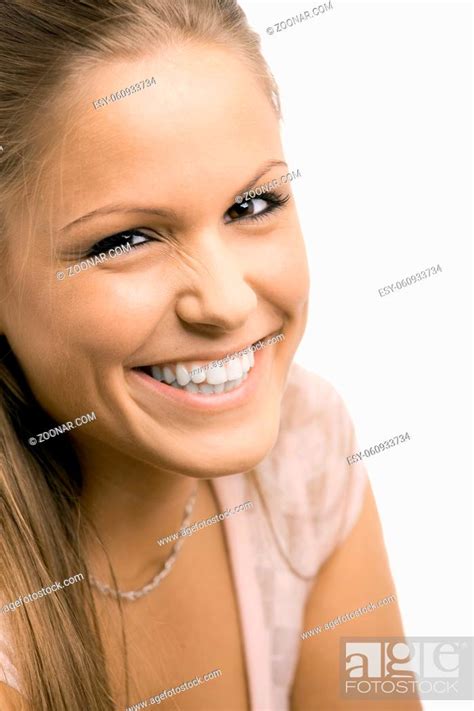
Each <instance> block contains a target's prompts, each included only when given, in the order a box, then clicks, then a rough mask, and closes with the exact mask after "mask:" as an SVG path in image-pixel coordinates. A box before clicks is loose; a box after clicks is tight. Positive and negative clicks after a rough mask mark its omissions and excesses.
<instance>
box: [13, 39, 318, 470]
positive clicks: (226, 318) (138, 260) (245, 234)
mask: <svg viewBox="0 0 474 711" xmlns="http://www.w3.org/2000/svg"><path fill="white" fill-rule="evenodd" d="M152 77H154V80H155V82H156V83H152V84H151V85H150V86H149V87H145V88H144V89H143V90H141V91H140V92H137V93H133V94H131V95H130V96H126V97H124V98H121V99H120V100H119V101H116V102H115V103H109V104H108V105H107V106H104V107H101V108H98V109H95V108H94V106H93V101H94V100H96V99H98V98H99V97H105V96H108V95H110V94H111V93H112V92H113V91H115V90H117V89H118V88H121V87H123V88H125V87H130V86H132V85H133V84H135V83H136V82H138V81H140V80H144V79H151V78H152ZM69 90H70V91H71V94H73V93H74V92H75V94H74V95H75V100H74V106H73V107H69V108H68V109H63V111H62V112H61V111H59V109H58V108H55V109H54V110H51V111H50V113H51V114H52V115H50V114H46V113H45V118H44V124H45V126H44V132H45V134H46V133H47V134H48V135H47V136H46V135H45V138H48V140H49V146H48V149H47V151H46V154H45V155H47V159H46V163H45V164H44V165H43V166H42V173H41V176H40V178H39V181H38V183H37V185H36V186H32V187H31V190H29V191H28V195H27V196H25V202H24V203H23V204H22V205H21V206H17V207H16V208H15V206H13V207H12V210H11V214H10V215H9V218H8V223H7V234H6V236H5V237H6V239H7V254H6V260H5V262H4V264H3V267H2V269H3V271H4V274H3V277H4V280H5V291H4V293H3V294H2V299H1V302H0V303H1V309H2V310H1V324H2V327H3V331H4V333H5V335H6V336H7V338H8V341H9V343H10V346H11V348H12V350H13V352H14V353H15V355H16V357H17V359H18V360H19V362H20V364H21V366H22V369H23V371H24V373H25V375H26V377H27V379H28V382H29V384H30V386H31V388H32V391H33V393H34V395H35V397H36V399H37V400H38V402H39V403H40V405H41V406H42V407H43V409H44V410H46V411H47V412H48V413H49V414H50V415H51V416H52V417H54V419H55V420H57V421H58V422H59V423H63V422H67V421H69V420H73V419H74V418H75V417H79V416H81V415H84V414H86V413H89V412H91V411H94V412H95V413H96V420H95V421H94V422H93V423H91V424H89V425H87V426H85V427H82V428H78V429H76V430H73V431H71V433H70V436H72V437H73V438H74V440H75V443H76V445H77V446H78V449H79V451H80V452H81V453H82V454H83V455H84V456H86V454H87V458H88V459H89V461H93V460H94V457H95V458H96V459H97V460H100V461H101V462H102V463H103V462H104V460H105V461H107V463H108V464H109V465H113V460H114V458H116V460H117V461H121V462H122V463H123V461H124V460H126V461H128V460H129V459H130V460H131V461H133V460H135V461H136V460H140V461H142V462H148V463H152V464H154V465H156V466H158V467H160V468H162V469H166V470H167V471H171V472H177V473H182V474H192V475H194V476H206V477H209V476H217V475H221V474H227V473H231V472H236V471H243V470H246V469H250V468H251V467H252V466H254V465H255V464H256V463H257V462H258V461H260V460H261V459H262V458H263V457H264V456H265V454H266V453H267V451H268V450H269V448H270V447H271V446H272V445H273V443H274V441H275V438H276V435H277V432H278V425H279V417H280V401H281V396H282V393H283V389H284V384H285V379H286V375H287V371H288V368H289V365H290V363H291V360H292V357H293V354H294V351H295V349H296V347H297V345H298V342H299V340H300V338H301V336H302V333H303V329H304V324H305V320H306V306H307V297H308V274H307V266H306V257H305V251H304V246H303V240H302V236H301V232H300V227H299V224H298V220H297V215H296V211H295V206H294V202H293V198H292V197H291V191H290V187H289V185H288V184H283V185H281V186H279V187H276V188H275V189H272V190H271V192H268V193H263V194H262V195H261V196H260V197H259V198H256V199H254V200H249V201H248V202H243V203H241V204H240V205H238V204H235V196H237V195H243V193H244V192H245V191H247V190H250V189H251V188H252V187H258V186H261V185H263V184H265V183H269V182H271V181H272V180H274V179H278V178H280V176H282V175H286V174H287V173H288V172H289V171H291V170H293V169H294V168H296V167H297V166H289V168H288V167H287V166H286V164H285V163H284V159H283V154H282V147H281V143H280V137H279V124H278V119H277V117H276V114H275V111H274V109H273V107H272V105H271V103H270V101H269V99H268V97H267V96H266V94H265V93H264V91H263V89H262V86H261V84H260V83H259V81H258V79H257V78H255V77H254V75H253V74H252V73H251V72H250V70H249V69H248V68H247V66H245V65H244V64H243V63H242V62H241V60H239V58H237V57H236V56H234V55H233V54H232V53H230V52H227V51H226V50H223V49H219V48H214V47H203V46H196V45H194V46H190V45H188V46H186V48H181V49H176V48H175V49H174V50H173V51H168V52H167V53H162V52H161V53H160V55H159V56H149V57H147V58H144V59H141V60H139V61H124V60H120V61H117V62H114V63H108V64H107V63H103V64H101V66H100V67H97V68H95V69H89V70H88V71H87V74H84V75H83V77H82V80H81V82H79V81H78V83H77V86H72V85H71V86H70V87H68V91H69ZM127 243H128V244H130V246H131V249H130V250H129V251H128V252H125V253H123V254H121V255H117V256H110V255H109V249H111V248H114V247H117V246H121V245H122V246H123V245H127ZM117 251H120V250H117ZM102 253H105V254H106V258H104V257H101V258H96V259H91V257H94V255H99V254H102ZM87 258H89V262H88V263H87V265H88V268H86V269H84V270H81V271H78V272H76V273H72V275H71V272H72V271H73V270H72V269H70V268H71V267H72V266H73V265H75V264H78V263H79V262H81V261H85V260H86V259H87ZM68 268H69V269H68ZM59 271H61V272H62V273H63V275H64V278H63V279H60V278H58V277H57V276H56V275H57V272H59ZM280 332H282V333H283V334H284V337H285V338H284V340H282V341H280V342H275V343H274V344H272V345H268V346H267V347H265V348H264V349H262V350H260V351H256V352H255V365H254V367H253V368H251V369H250V370H249V371H248V373H247V377H244V379H243V380H242V381H241V382H240V384H239V377H241V376H240V375H239V372H240V371H239V367H240V368H241V369H242V366H243V369H244V371H245V369H246V368H247V367H248V366H249V365H250V363H248V362H246V361H245V359H240V360H239V361H237V360H233V361H232V365H231V364H230V363H229V364H228V365H227V366H225V367H226V370H225V371H223V369H222V368H221V369H220V370H219V371H218V373H216V372H215V370H212V369H207V370H205V371H199V372H200V373H201V376H199V375H196V372H194V373H192V374H191V375H192V376H193V379H194V380H197V381H199V380H202V375H203V374H204V375H206V382H207V386H208V387H207V388H205V387H204V388H203V385H205V384H206V383H201V382H195V383H188V378H189V377H190V376H189V373H190V371H191V370H193V369H194V370H195V371H196V369H197V368H198V367H203V366H206V364H207V363H208V362H209V361H212V360H215V359H218V358H224V357H225V356H226V355H228V354H233V353H235V352H236V351H240V350H241V349H243V348H245V347H247V346H250V345H251V344H253V343H255V342H256V341H258V340H259V339H262V340H264V339H266V338H267V337H269V336H272V335H274V334H278V333H280ZM153 366H155V367H153ZM165 366H166V370H165ZM230 368H233V370H231V369H230ZM153 375H154V376H155V377H153ZM243 375H244V376H245V373H243ZM165 376H166V377H165ZM176 376H177V377H178V381H179V382H176V381H175V382H174V385H173V384H171V385H170V384H167V383H166V382H159V379H161V380H162V381H165V380H166V379H167V380H168V381H170V380H171V378H172V377H176ZM208 381H210V382H211V383H212V382H213V381H215V382H214V384H213V385H210V384H209V382H208ZM217 381H226V382H220V383H218V382H217ZM227 381H231V382H230V384H229V383H228V382H227ZM216 383H217V388H216ZM176 386H178V387H176ZM196 388H199V391H198V392H196ZM232 388H233V389H232ZM206 389H207V390H208V391H210V392H208V393H203V392H201V390H206ZM216 391H217V392H216ZM85 453H86V454H85Z"/></svg>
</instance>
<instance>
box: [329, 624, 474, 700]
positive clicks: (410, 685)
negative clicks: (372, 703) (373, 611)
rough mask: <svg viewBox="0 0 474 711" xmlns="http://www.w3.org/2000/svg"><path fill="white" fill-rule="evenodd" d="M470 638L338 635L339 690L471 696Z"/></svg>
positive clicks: (376, 695)
mask: <svg viewBox="0 0 474 711" xmlns="http://www.w3.org/2000/svg"><path fill="white" fill-rule="evenodd" d="M472 642H473V638H472V637H407V638H401V637H350V638H349V637H345V638H342V639H341V648H340V652H341V656H340V663H341V665H340V668H341V677H340V678H341V685H340V686H341V689H340V690H341V695H342V696H343V697H345V698H348V697H349V698H353V699H361V698H365V699H378V700H380V699H382V698H383V699H385V700H397V699H398V700H400V699H407V698H413V697H416V696H419V697H420V698H421V699H438V700H448V699H449V700H451V699H452V700H466V699H472V698H474V695H473V682H472V663H473V644H472Z"/></svg>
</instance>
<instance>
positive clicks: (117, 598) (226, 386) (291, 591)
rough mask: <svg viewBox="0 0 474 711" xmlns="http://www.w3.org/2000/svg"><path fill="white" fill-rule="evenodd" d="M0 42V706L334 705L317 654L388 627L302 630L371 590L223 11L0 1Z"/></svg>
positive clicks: (59, 709) (371, 528)
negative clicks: (303, 355)
mask: <svg viewBox="0 0 474 711" xmlns="http://www.w3.org/2000/svg"><path fill="white" fill-rule="evenodd" d="M0 33H1V40H0V72H1V76H0V91H1V105H0V143H1V145H2V148H3V151H2V152H1V153H0V174H1V190H0V219H1V228H0V230H1V233H0V238H1V246H0V249H1V261H0V269H1V272H2V278H1V287H0V288H1V291H0V333H1V334H2V336H1V349H2V353H1V362H0V377H1V380H2V394H1V408H0V417H1V460H0V462H1V464H0V466H1V515H2V565H1V574H0V575H1V577H0V590H1V596H2V615H1V616H0V639H1V646H0V649H1V657H0V660H1V670H2V676H1V679H2V683H1V684H0V706H1V708H2V709H35V711H36V710H37V709H38V710H43V709H44V710H45V711H46V710H48V711H49V710H51V711H83V710H84V709H98V710H100V711H106V710H110V709H114V708H124V707H126V706H127V705H131V704H134V706H133V708H135V704H137V706H136V708H141V707H142V708H144V707H145V706H146V705H153V704H154V703H163V704H164V705H165V706H167V707H168V708H182V709H205V710H206V711H210V710H213V709H216V710H217V709H220V710H222V711H224V710H225V711H227V710H229V709H236V710H239V711H240V710H242V709H256V710H258V711H267V710H268V711H269V710H272V711H273V710H277V709H278V710H279V709H289V708H291V709H299V710H303V709H324V710H326V709H327V710H328V711H329V710H330V709H342V708H351V707H352V706H351V704H350V703H349V702H348V701H344V699H342V698H340V695H339V638H340V637H341V636H351V635H363V636H370V635H401V634H402V629H401V622H400V617H399V613H398V610H397V605H396V602H392V603H391V604H387V605H382V606H380V607H377V609H376V610H374V611H372V612H371V613H368V612H366V613H360V614H359V615H357V616H352V617H354V619H353V620H352V621H348V622H344V624H341V626H337V628H335V625H334V624H332V626H331V627H330V628H329V629H323V631H322V632H321V633H320V634H317V635H313V636H312V637H311V638H307V639H305V640H302V637H301V633H302V632H303V631H305V630H308V629H310V628H313V627H315V626H316V625H318V624H321V625H322V626H323V625H324V623H325V622H328V621H330V620H334V619H335V618H337V617H338V616H342V615H345V614H346V613H349V611H352V610H355V609H356V608H360V607H363V606H366V605H367V604H369V603H377V601H378V600H380V599H382V598H384V599H385V598H386V597H387V596H388V595H390V594H392V593H393V590H394V586H393V582H392V580H391V576H390V573H389V568H388V564H387V560H386V555H385V552H384V545H383V541H382V535H381V531H380V526H379V522H378V518H377V513H376V509H375V505H374V501H373V497H372V494H371V491H370V486H369V484H368V483H367V480H366V474H365V472H364V469H363V468H362V466H361V465H360V464H359V463H357V464H353V465H351V466H349V464H348V460H347V459H346V458H347V457H349V456H350V455H352V454H353V453H354V452H355V451H357V447H356V442H355V438H354V432H353V428H352V425H351V422H350V420H349V417H348V415H347V413H346V410H345V408H344V405H343V404H342V401H341V399H340V398H339V396H338V395H337V394H336V393H335V391H334V390H333V389H332V387H331V386H330V385H329V384H327V383H325V382H324V381H323V380H321V379H320V378H318V377H317V376H315V375H311V374H310V373H307V372H305V371H303V370H302V369H301V368H298V367H297V366H294V365H292V359H293V355H294V353H295V350H296V348H297V345H298V343H299V341H300V339H301V337H302V334H303V330H304V326H305V320H306V309H307V301H308V270H307V265H306V259H305V251H304V246H303V238H302V235H301V231H300V227H299V224H298V219H297V214H296V210H295V205H294V202H293V198H292V195H291V190H290V186H289V185H288V184H287V183H285V182H284V180H282V179H281V176H285V175H287V173H288V172H289V171H290V168H291V166H290V167H288V166H287V165H286V163H285V159H284V155H283V150H282V146H281V142H280V136H279V117H280V113H279V102H278V93H277V88H276V86H275V84H274V81H273V79H272V76H271V74H270V72H269V70H268V68H267V66H266V64H265V62H264V60H263V59H262V56H261V54H260V50H259V40H258V37H257V36H256V35H255V34H254V33H253V32H252V31H251V30H250V29H249V27H248V25H247V23H246V20H245V17H244V15H243V13H242V11H241V9H240V8H239V7H238V5H237V4H236V3H235V2H234V1H233V0H75V2H64V0H8V2H5V3H2V4H1V5H0ZM262 185H266V186H267V188H265V189H263V191H262V188H261V186H262ZM269 185H271V188H269V187H268V186H269ZM257 188H260V195H259V196H257V197H255V198H249V197H246V198H245V199H243V198H242V196H245V192H249V191H250V190H251V189H254V190H255V191H256V189H257ZM255 194H257V192H256V193H255ZM78 265H79V266H78ZM280 334H281V336H280ZM243 351H245V352H243ZM236 354H239V355H236ZM225 356H229V358H228V360H227V362H226V363H223V364H221V365H216V364H215V363H214V361H215V360H222V359H224V357H225ZM246 502H250V503H249V504H247V503H246ZM243 503H246V505H245V506H243V507H241V506H240V505H241V504H243ZM202 521H206V522H207V523H206V524H199V526H198V525H197V523H198V522H202ZM193 524H196V525H195V526H194V529H191V530H190V531H188V535H184V534H182V535H180V536H174V537H173V535H172V534H174V533H175V532H178V531H179V530H180V529H181V528H182V527H184V528H185V527H189V526H193ZM191 533H192V535H189V534H191ZM53 584H54V585H55V587H54V588H53ZM326 627H327V625H326ZM210 672H212V674H211V673H210ZM196 677H198V678H199V677H200V680H199V681H196V682H195V683H194V684H193V683H189V684H187V683H186V682H190V680H193V679H195V678H196ZM183 684H184V686H183ZM176 688H179V691H176V690H174V691H173V692H170V693H169V694H166V693H165V695H164V696H163V695H162V696H160V694H161V692H162V691H163V690H170V689H176ZM178 694H179V698H177V696H178ZM152 698H153V700H151V699H152ZM139 704H142V706H140V705H139ZM390 707H391V708H398V705H397V704H395V705H392V706H390V705H384V706H383V708H390ZM357 708H359V706H357ZM374 708H377V706H374ZM378 708H382V706H380V705H379V706H378ZM411 708H418V705H417V703H416V702H413V703H412V704H410V703H404V704H403V709H406V711H408V709H411Z"/></svg>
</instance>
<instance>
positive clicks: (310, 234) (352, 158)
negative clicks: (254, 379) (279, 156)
mask: <svg viewBox="0 0 474 711" xmlns="http://www.w3.org/2000/svg"><path fill="white" fill-rule="evenodd" d="M322 1H324V0H318V1H317V2H312V0H308V2H273V1H272V2H270V1H267V0H242V2H241V5H242V7H243V9H244V10H245V12H246V13H247V16H248V18H249V20H250V22H251V24H252V26H253V27H254V29H256V30H257V31H258V32H259V34H260V35H261V36H262V42H263V52H264V54H265V57H266V58H267V60H268V62H269V64H270V67H271V69H272V71H273V73H274V75H275V77H276V79H277V82H278V84H279V86H280V90H281V98H282V105H283V114H284V126H283V135H284V143H285V148H286V155H287V159H288V165H289V167H290V170H293V169H295V170H296V169H298V168H299V169H300V170H301V173H302V177H301V178H299V179H298V180H297V181H296V182H294V183H293V189H294V192H295V196H296V200H297V204H298V209H299V214H300V220H301V223H302V227H303V232H304V235H305V239H306V244H307V250H308V258H309V262H310V268H311V275H312V295H311V308H310V318H309V324H308V328H307V331H306V335H305V338H304V340H303V343H302V345H301V347H300V349H299V351H298V354H297V358H296V360H297V361H298V362H299V363H301V364H302V365H304V366H305V367H307V368H308V369H310V370H313V371H315V372H317V373H319V374H320V375H322V376H323V377H325V378H326V379H328V380H329V381H330V382H331V383H332V384H333V385H334V386H335V387H336V388H337V389H338V391H339V392H340V393H341V395H342V396H343V398H344V400H345V402H346V404H347V406H348V408H349V411H350V412H351V415H352V418H353V420H354V423H355V426H356V430H357V434H358V440H359V444H360V449H364V448H366V447H370V446H372V445H375V444H377V443H379V442H381V441H384V440H386V439H388V438H390V437H392V436H394V435H396V434H401V433H405V432H407V431H408V432H409V433H410V436H411V441H410V442H407V443H404V444H401V445H399V446H398V447H394V448H392V449H390V450H389V451H387V452H382V453H380V454H378V455H376V456H374V457H371V458H370V459H367V460H364V462H365V463H366V466H367V468H368V471H369V474H370V479H371V483H372V487H373V489H374V492H375V496H376V500H377V504H378V508H379V512H380V516H381V520H382V524H383V528H384V535H385V540H386V545H387V549H388V553H389V557H390V561H391V567H392V572H393V575H394V578H395V583H396V588H397V594H398V600H399V604H400V607H401V610H402V615H403V619H404V626H405V632H406V634H407V635H408V636H417V635H420V636H421V635H432V636H435V635H446V636H449V635H472V634H473V632H472V600H473V589H472V562H473V550H472V484H471V482H472V461H471V449H470V443H471V438H472V421H471V411H470V396H471V387H472V386H471V362H472V352H471V339H470V332H471V324H472V308H471V291H470V282H471V265H470V261H471V233H472V226H471V225H472V222H471V219H472V218H471V195H472V192H471V191H472V182H471V149H472V148H471V130H472V110H471V92H472V88H471V87H472V68H471V46H472V25H471V15H472V5H471V3H470V2H464V3H462V2H460V3H458V2H453V1H450V2H439V3H435V2H404V1H401V0H400V1H398V2H384V1H382V0H377V2H368V3H367V2H364V3H362V2H357V0H354V1H353V2H350V3H348V2H341V1H340V0H332V4H333V9H332V10H329V11H328V12H326V13H324V14H322V15H320V16H319V17H314V18H312V19H309V20H306V21H305V22H304V23H301V24H295V25H294V26H293V27H288V28H287V29H286V30H283V31H281V32H275V33H274V34H273V35H269V34H267V33H266V28H267V27H269V26H274V25H275V24H276V23H277V22H279V21H281V20H285V19H286V18H288V17H290V18H291V17H292V16H294V15H296V14H298V13H299V12H304V10H311V8H312V7H313V6H314V5H318V4H319V2H322ZM326 2H327V0H326ZM438 264H440V265H441V267H442V270H443V271H442V273H438V274H436V275H434V276H431V277H430V278H428V279H425V280H423V281H421V282H418V283H416V284H414V285H412V286H408V287H406V288H404V289H402V290H399V291H395V292H394V293H393V294H390V295H389V296H385V297H380V296H379V293H378V289H379V288H382V287H384V286H385V285H388V284H392V283H395V282H396V281H401V279H402V278H404V277H407V276H411V275H412V274H415V273H416V272H419V271H420V270H423V269H426V268H428V267H430V266H436V265H438ZM348 454H350V453H348ZM387 592H389V591H387ZM423 703H424V709H430V711H431V710H432V709H436V710H437V711H452V709H453V707H454V708H455V709H456V711H464V709H468V708H473V705H472V702H457V703H455V702H428V701H425V702H423Z"/></svg>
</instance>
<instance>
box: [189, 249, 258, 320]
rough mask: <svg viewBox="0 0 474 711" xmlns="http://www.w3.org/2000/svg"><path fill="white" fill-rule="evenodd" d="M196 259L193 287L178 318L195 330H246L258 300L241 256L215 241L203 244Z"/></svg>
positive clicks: (190, 288)
mask: <svg viewBox="0 0 474 711" xmlns="http://www.w3.org/2000/svg"><path fill="white" fill-rule="evenodd" d="M194 257H195V258H196V257H197V259H196V260H195V266H194V267H193V270H192V285H191V286H187V287H185V290H184V291H183V292H182V293H181V295H180V296H179V297H178V300H177V304H176V312H177V314H178V316H179V318H180V319H181V320H182V321H184V322H186V323H187V324H189V325H192V326H194V327H200V328H203V327H204V328H208V329H209V327H211V329H212V330H214V329H216V330H221V331H226V332H227V331H234V330H236V329H238V328H240V327H241V326H243V325H244V324H245V322H246V321H247V319H248V318H249V315H250V314H251V313H252V312H253V311H254V309H255V308H256V306H257V303H258V299H257V294H256V293H255V291H254V290H253V288H252V287H251V286H250V285H249V283H248V282H247V281H246V274H245V272H246V268H245V266H246V265H245V263H244V261H243V260H242V256H241V255H237V254H236V253H235V252H234V251H233V250H232V249H230V248H229V246H228V245H225V244H222V242H221V241H220V240H218V239H213V240H212V242H211V241H208V242H207V243H205V244H203V242H201V243H200V248H199V255H196V254H195V255H194ZM239 257H240V258H239Z"/></svg>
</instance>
